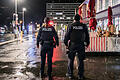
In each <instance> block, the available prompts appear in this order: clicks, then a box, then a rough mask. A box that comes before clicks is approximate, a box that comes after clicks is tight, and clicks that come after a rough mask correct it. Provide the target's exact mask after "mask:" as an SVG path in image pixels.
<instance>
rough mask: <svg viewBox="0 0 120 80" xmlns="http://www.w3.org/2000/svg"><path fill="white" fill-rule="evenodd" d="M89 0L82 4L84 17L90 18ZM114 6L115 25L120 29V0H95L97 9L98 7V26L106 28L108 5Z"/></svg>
mask: <svg viewBox="0 0 120 80" xmlns="http://www.w3.org/2000/svg"><path fill="white" fill-rule="evenodd" d="M88 2H89V0H85V1H84V2H83V4H82V5H80V6H82V11H83V10H85V11H84V12H83V13H82V15H83V16H82V17H83V19H86V20H89V19H88V18H87V10H88ZM109 6H111V7H112V12H113V15H112V17H113V25H114V26H115V27H117V28H118V29H119V31H120V0H95V9H96V19H97V23H98V24H97V27H98V26H99V27H101V28H102V29H103V30H106V28H107V23H108V7H109Z"/></svg>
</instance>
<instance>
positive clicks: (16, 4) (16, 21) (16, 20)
mask: <svg viewBox="0 0 120 80" xmlns="http://www.w3.org/2000/svg"><path fill="white" fill-rule="evenodd" d="M17 6H18V0H15V27H16V30H17V25H18V13H17V12H18V11H17Z"/></svg>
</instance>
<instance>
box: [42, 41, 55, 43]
mask: <svg viewBox="0 0 120 80" xmlns="http://www.w3.org/2000/svg"><path fill="white" fill-rule="evenodd" d="M44 43H53V41H44Z"/></svg>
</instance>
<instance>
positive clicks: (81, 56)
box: [68, 50, 85, 77]
mask: <svg viewBox="0 0 120 80" xmlns="http://www.w3.org/2000/svg"><path fill="white" fill-rule="evenodd" d="M76 53H77V54H76ZM76 55H77V57H78V61H79V62H78V75H79V76H80V77H83V75H84V59H85V51H84V50H82V51H75V52H70V53H69V54H68V59H69V60H68V74H69V75H73V69H74V59H75V56H76Z"/></svg>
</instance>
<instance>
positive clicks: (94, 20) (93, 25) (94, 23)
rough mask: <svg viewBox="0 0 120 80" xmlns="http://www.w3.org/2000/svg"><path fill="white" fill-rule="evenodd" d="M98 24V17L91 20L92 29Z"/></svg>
mask: <svg viewBox="0 0 120 80" xmlns="http://www.w3.org/2000/svg"><path fill="white" fill-rule="evenodd" d="M96 25H97V20H96V18H91V19H90V21H89V27H90V29H92V30H93V31H94V30H95V29H96Z"/></svg>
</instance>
